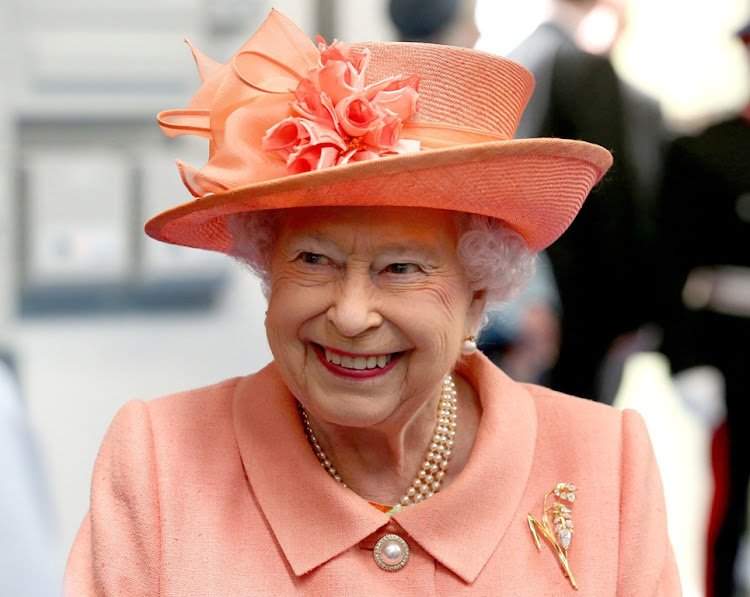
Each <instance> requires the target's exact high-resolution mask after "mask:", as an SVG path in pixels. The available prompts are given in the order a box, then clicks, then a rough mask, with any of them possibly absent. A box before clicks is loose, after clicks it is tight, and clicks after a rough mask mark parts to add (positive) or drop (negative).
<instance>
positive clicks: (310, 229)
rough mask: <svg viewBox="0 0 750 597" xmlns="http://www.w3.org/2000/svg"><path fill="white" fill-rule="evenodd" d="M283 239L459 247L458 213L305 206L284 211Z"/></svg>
mask: <svg viewBox="0 0 750 597" xmlns="http://www.w3.org/2000/svg"><path fill="white" fill-rule="evenodd" d="M284 212H285V213H284V214H283V215H282V219H281V229H280V237H281V238H282V239H285V238H286V239H291V238H299V237H304V236H307V237H313V238H327V239H330V240H334V241H336V240H342V241H346V239H348V238H351V239H357V240H359V239H366V240H367V241H368V242H371V243H372V242H375V243H380V242H382V243H397V244H401V243H407V244H412V243H416V244H420V245H430V246H438V245H443V244H445V243H447V244H448V245H452V246H455V239H456V236H457V225H456V217H455V214H453V213H452V212H449V211H444V210H439V209H426V208H413V207H408V208H407V207H305V208H294V209H288V210H284Z"/></svg>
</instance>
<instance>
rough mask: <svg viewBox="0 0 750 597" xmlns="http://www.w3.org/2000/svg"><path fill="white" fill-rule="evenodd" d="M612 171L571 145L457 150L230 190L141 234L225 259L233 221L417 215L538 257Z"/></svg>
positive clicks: (521, 142) (597, 153) (605, 157)
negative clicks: (340, 211)
mask: <svg viewBox="0 0 750 597" xmlns="http://www.w3.org/2000/svg"><path fill="white" fill-rule="evenodd" d="M611 164H612V156H611V154H610V153H609V152H608V151H607V150H606V149H604V148H603V147H600V146H598V145H594V144H591V143H586V142H583V141H573V140H568V139H557V138H535V139H513V140H507V141H493V142H489V143H478V144H474V145H462V146H457V147H451V148H446V149H434V150H429V151H420V152H415V153H408V154H401V155H396V156H391V157H385V158H379V159H375V160H369V161H365V162H358V163H354V164H348V165H345V166H336V167H332V168H326V169H323V170H317V171H313V172H307V173H304V174H298V175H293V176H286V177H284V178H279V179H275V180H271V181H266V182H261V183H256V184H251V185H247V186H243V187H238V188H234V189H232V190H229V191H226V192H224V193H219V194H214V195H208V196H206V197H202V198H199V199H196V200H194V201H191V202H189V203H185V204H183V205H179V206H177V207H174V208H172V209H169V210H167V211H164V212H162V213H160V214H158V215H157V216H155V217H153V218H152V219H150V220H149V221H148V222H147V223H146V226H145V229H146V233H147V234H148V235H149V236H150V237H152V238H154V239H156V240H160V241H163V242H167V243H172V244H176V245H183V246H188V247H195V248H200V249H206V250H211V251H219V252H222V253H228V252H230V250H231V247H232V238H231V233H230V232H229V230H228V229H227V226H226V220H227V217H228V216H229V215H231V214H236V213H243V212H250V211H258V210H267V209H288V208H295V207H311V206H321V207H322V206H342V207H357V206H359V207H362V206H383V207H424V208H433V209H445V210H451V211H458V212H468V213H476V214H483V215H487V216H490V217H493V218H498V219H500V220H503V221H504V222H506V223H507V224H508V225H509V226H510V227H511V228H513V229H514V230H516V231H517V232H518V233H519V234H520V235H521V236H522V237H523V238H524V240H525V241H526V243H527V245H528V247H529V249H530V250H531V251H532V252H537V251H540V250H542V249H544V248H546V247H547V246H549V245H550V244H551V243H552V242H554V241H555V240H556V239H557V238H559V236H560V235H561V234H562V233H563V232H564V231H565V229H566V228H567V227H568V226H569V225H570V223H571V222H572V221H573V219H574V218H575V216H576V214H577V213H578V211H579V210H580V208H581V206H582V205H583V202H584V200H585V199H586V197H587V196H588V194H589V192H590V190H591V188H592V187H593V186H594V185H595V184H596V183H597V182H598V181H599V180H600V179H601V177H602V176H603V175H604V173H605V172H606V171H607V169H608V168H609V167H610V165H611Z"/></svg>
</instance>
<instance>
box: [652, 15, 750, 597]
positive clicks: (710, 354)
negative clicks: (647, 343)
mask: <svg viewBox="0 0 750 597" xmlns="http://www.w3.org/2000/svg"><path fill="white" fill-rule="evenodd" d="M737 37H738V39H739V41H740V42H741V43H742V44H743V46H744V49H745V51H746V53H747V54H748V65H749V66H750V24H748V26H746V27H744V28H743V29H742V30H741V31H739V33H738V36H737ZM662 210H663V212H662V215H661V218H660V220H661V221H660V230H661V234H660V236H661V238H662V240H663V247H662V252H663V254H664V256H665V260H664V266H665V270H664V275H663V279H664V280H666V281H667V282H668V283H669V292H668V293H667V296H666V298H667V300H666V301H665V304H664V306H663V313H664V316H663V317H664V330H665V333H664V342H663V346H662V352H664V354H666V355H667V357H668V358H669V360H670V363H671V367H672V371H673V372H674V373H675V374H681V373H684V372H689V371H691V370H693V368H696V367H702V366H706V365H708V366H712V367H715V368H716V369H718V370H719V371H720V372H721V374H722V375H723V377H724V402H725V404H724V406H725V413H726V415H725V417H726V418H725V423H724V425H721V426H719V427H717V429H716V432H715V435H714V445H713V464H714V476H715V479H714V481H715V486H714V500H713V509H712V514H711V521H710V526H709V537H708V543H709V546H708V562H707V564H708V566H707V574H706V577H707V579H708V582H709V587H708V589H707V595H708V597H734V596H735V595H738V594H740V592H739V591H740V589H741V588H742V589H744V590H745V591H747V590H748V589H749V587H747V586H745V587H740V585H739V581H738V573H739V568H738V567H737V565H736V564H737V561H738V560H737V554H738V550H739V547H740V545H741V539H742V537H743V535H744V536H747V531H748V525H747V508H748V479H749V478H750V457H749V456H748V455H750V434H749V433H748V431H747V422H746V421H747V419H746V416H745V412H746V411H747V403H748V392H750V348H748V346H750V104H748V105H747V106H746V107H745V108H744V109H743V110H741V111H740V113H738V114H736V115H733V116H732V117H730V118H727V119H725V120H723V121H721V122H717V123H714V124H712V125H710V126H708V127H706V128H705V129H704V130H703V131H701V132H699V133H696V134H691V135H685V136H682V137H680V138H678V139H676V140H675V141H674V142H673V143H671V145H670V147H669V151H668V153H667V161H666V165H665V172H664V190H663V199H662Z"/></svg>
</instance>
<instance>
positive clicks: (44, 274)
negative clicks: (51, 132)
mask: <svg viewBox="0 0 750 597" xmlns="http://www.w3.org/2000/svg"><path fill="white" fill-rule="evenodd" d="M25 170H26V173H27V187H26V188H27V195H26V201H27V202H26V215H27V217H26V222H25V223H26V227H25V235H26V240H27V248H28V261H27V279H26V281H27V282H28V283H30V284H31V285H45V284H56V285H58V284H76V283H94V282H117V281H121V280H122V279H123V278H124V277H125V276H126V275H127V274H128V268H129V258H128V254H129V243H128V230H127V226H128V223H129V221H130V212H129V205H128V202H129V199H130V193H131V190H130V178H129V169H128V166H127V164H126V162H125V160H124V159H123V156H122V155H120V154H119V153H117V152H116V151H113V150H111V149H108V148H100V149H85V150H77V149H59V150H51V149H49V150H39V151H34V152H29V154H28V155H27V157H26V162H25Z"/></svg>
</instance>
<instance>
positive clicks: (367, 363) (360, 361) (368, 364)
mask: <svg viewBox="0 0 750 597" xmlns="http://www.w3.org/2000/svg"><path fill="white" fill-rule="evenodd" d="M323 352H324V354H325V356H326V361H328V362H329V363H333V364H334V365H341V366H342V367H345V368H346V369H357V370H360V371H361V370H363V369H375V368H376V367H380V368H381V369H382V368H383V367H385V366H386V365H387V364H388V363H389V362H390V360H391V359H392V358H393V355H392V354H381V355H379V356H369V357H350V356H342V355H340V354H336V353H335V352H331V351H329V350H325V349H323Z"/></svg>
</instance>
